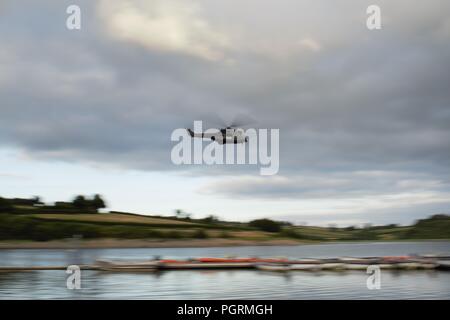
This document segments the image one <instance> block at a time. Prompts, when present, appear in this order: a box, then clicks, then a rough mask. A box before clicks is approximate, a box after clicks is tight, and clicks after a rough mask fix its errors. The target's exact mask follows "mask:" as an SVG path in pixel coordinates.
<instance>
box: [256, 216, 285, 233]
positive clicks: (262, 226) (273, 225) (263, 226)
mask: <svg viewBox="0 0 450 320" xmlns="http://www.w3.org/2000/svg"><path fill="white" fill-rule="evenodd" d="M249 226H250V227H254V228H257V229H259V230H262V231H267V232H279V231H280V230H281V226H280V223H279V222H276V221H273V220H270V219H258V220H253V221H250V222H249Z"/></svg>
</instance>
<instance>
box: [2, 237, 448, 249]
mask: <svg viewBox="0 0 450 320" xmlns="http://www.w3.org/2000/svg"><path fill="white" fill-rule="evenodd" d="M424 241H426V242H435V241H436V242H440V241H443V242H448V241H450V240H449V239H404V240H374V241H369V240H365V241H300V240H292V239H272V240H244V239H242V240H241V239H221V238H215V239H189V240H183V239H180V240H153V239H152V240H150V239H149V240H146V239H92V240H75V239H65V240H50V241H42V242H39V241H26V240H25V241H24V240H10V241H8V240H2V241H0V250H12V249H120V248H130V249H131V248H212V247H246V246H297V245H319V244H333V243H364V242H373V243H377V242H380V243H382V242H424Z"/></svg>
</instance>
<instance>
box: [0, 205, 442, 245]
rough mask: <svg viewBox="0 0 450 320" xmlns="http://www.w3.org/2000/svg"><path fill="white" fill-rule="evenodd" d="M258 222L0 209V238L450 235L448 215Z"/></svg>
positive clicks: (312, 238)
mask: <svg viewBox="0 0 450 320" xmlns="http://www.w3.org/2000/svg"><path fill="white" fill-rule="evenodd" d="M257 222H258V223H254V222H250V223H239V222H226V221H218V220H214V219H189V218H177V217H161V216H143V215H137V214H130V213H123V212H111V213H92V212H90V213H82V212H70V213H41V212H40V210H39V208H33V209H30V210H25V209H24V208H21V210H20V211H18V212H5V213H0V240H36V241H47V240H53V239H64V238H72V237H73V236H75V235H78V236H82V237H83V238H85V239H98V238H117V239H205V238H233V239H242V240H256V241H259V240H261V241H264V240H273V239H295V240H299V241H307V242H311V241H312V242H314V241H353V240H405V239H450V216H448V215H435V216H432V217H430V218H427V219H423V220H419V221H417V222H416V223H415V224H413V225H411V226H406V227H402V226H395V225H388V226H373V227H365V228H354V227H349V228H335V227H331V228H326V227H314V226H292V225H290V224H288V223H280V222H276V221H271V220H267V219H261V220H258V221H257Z"/></svg>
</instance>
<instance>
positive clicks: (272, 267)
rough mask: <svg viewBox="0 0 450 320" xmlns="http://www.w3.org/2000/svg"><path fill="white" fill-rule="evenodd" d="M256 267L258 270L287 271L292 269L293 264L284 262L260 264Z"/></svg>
mask: <svg viewBox="0 0 450 320" xmlns="http://www.w3.org/2000/svg"><path fill="white" fill-rule="evenodd" d="M256 268H257V269H258V270H263V271H278V272H285V271H289V270H291V266H288V265H282V264H258V265H256Z"/></svg>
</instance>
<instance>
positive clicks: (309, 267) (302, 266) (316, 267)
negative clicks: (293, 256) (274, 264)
mask: <svg viewBox="0 0 450 320" xmlns="http://www.w3.org/2000/svg"><path fill="white" fill-rule="evenodd" d="M321 269H322V267H321V265H320V264H317V263H299V264H292V265H291V270H305V271H320V270H321Z"/></svg>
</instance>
